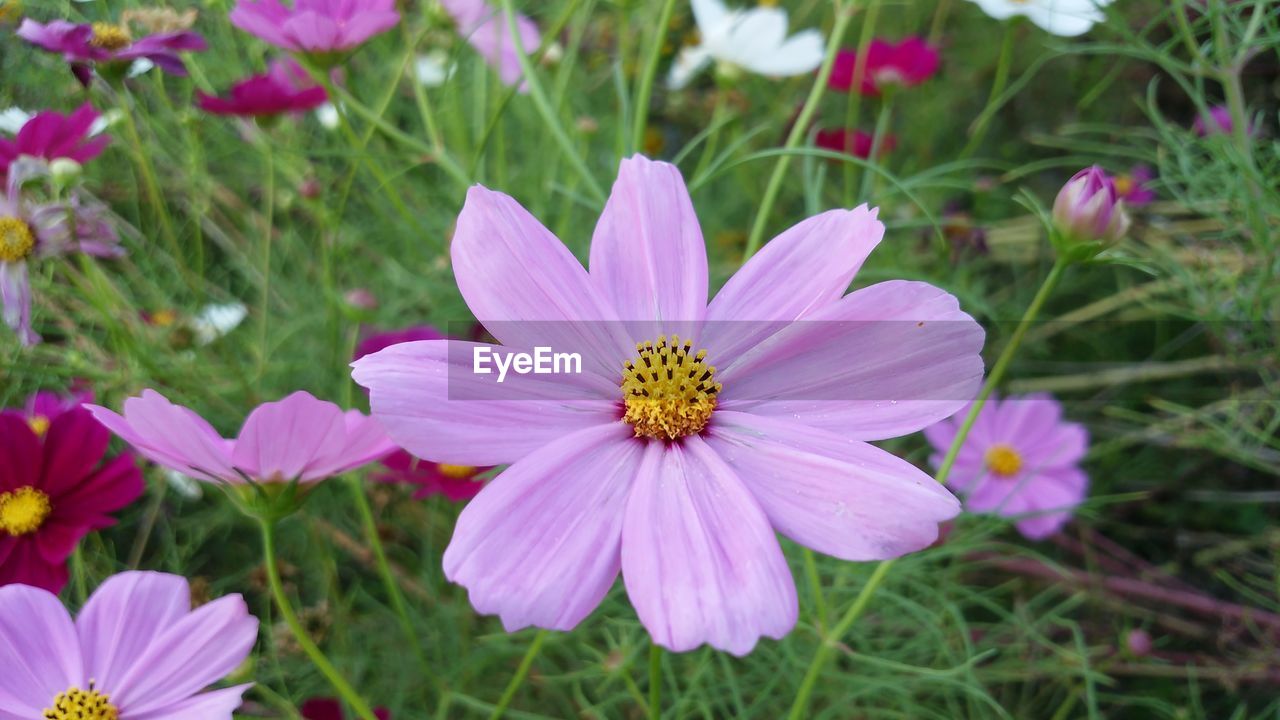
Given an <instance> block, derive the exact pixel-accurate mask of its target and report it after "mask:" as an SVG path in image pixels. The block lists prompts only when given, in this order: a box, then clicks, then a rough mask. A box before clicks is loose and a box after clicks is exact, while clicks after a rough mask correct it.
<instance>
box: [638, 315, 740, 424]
mask: <svg viewBox="0 0 1280 720" xmlns="http://www.w3.org/2000/svg"><path fill="white" fill-rule="evenodd" d="M636 351H637V352H638V353H639V355H638V356H637V357H635V358H633V359H631V360H628V361H627V363H626V366H625V368H626V369H625V370H624V371H623V373H622V399H623V403H624V404H625V405H626V414H625V415H623V417H622V419H623V421H624V422H627V423H629V424H630V425H631V427H633V428H635V431H636V437H651V438H659V439H663V440H676V439H678V438H682V437H685V436H688V435H693V434H695V433H699V432H701V431H702V429H703V428H705V427H706V426H707V421H709V420H710V419H711V413H712V411H714V410H715V409H716V395H717V393H719V392H720V387H721V386H720V383H718V382H716V381H715V373H716V369H715V368H714V367H711V366H710V365H708V364H707V363H706V357H707V351H706V350H699V351H698V353H697V354H696V355H694V354H693V343H692V342H690V341H688V340H686V341H685V342H684V344H683V345H682V344H681V343H680V337H679V336H678V335H672V336H671V342H670V344H668V343H667V337H666V336H665V335H662V336H659V337H658V341H657V342H656V343H654V342H642V343H636Z"/></svg>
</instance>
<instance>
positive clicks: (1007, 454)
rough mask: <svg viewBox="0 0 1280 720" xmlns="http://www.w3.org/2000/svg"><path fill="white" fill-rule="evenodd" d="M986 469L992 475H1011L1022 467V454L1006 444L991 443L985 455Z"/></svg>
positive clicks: (1015, 473)
mask: <svg viewBox="0 0 1280 720" xmlns="http://www.w3.org/2000/svg"><path fill="white" fill-rule="evenodd" d="M985 459H986V461H987V469H988V470H990V471H991V473H992V474H993V475H999V476H1000V477H1011V476H1013V475H1017V474H1018V471H1019V470H1021V469H1022V456H1021V455H1019V454H1018V451H1017V450H1014V449H1013V448H1012V447H1010V446H1008V445H992V446H991V448H990V449H988V450H987V454H986V457H985Z"/></svg>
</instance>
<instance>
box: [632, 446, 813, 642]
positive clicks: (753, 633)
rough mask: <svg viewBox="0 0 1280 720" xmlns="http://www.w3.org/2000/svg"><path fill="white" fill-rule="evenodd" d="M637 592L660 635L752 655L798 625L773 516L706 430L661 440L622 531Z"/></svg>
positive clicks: (635, 598) (645, 619)
mask: <svg viewBox="0 0 1280 720" xmlns="http://www.w3.org/2000/svg"><path fill="white" fill-rule="evenodd" d="M622 576H623V580H624V581H625V583H626V586H627V595H628V596H629V597H630V598H631V604H632V605H634V606H635V609H636V614H637V615H639V616H640V621H641V622H642V623H644V626H645V627H646V628H647V629H648V630H649V634H650V635H652V636H653V642H654V643H656V644H658V645H661V646H663V647H665V648H668V649H670V650H674V651H676V652H684V651H686V650H692V649H694V648H696V647H698V646H699V645H702V644H703V643H707V644H709V645H711V646H712V647H714V648H717V649H720V650H727V651H728V652H731V653H733V654H734V655H745V654H747V653H748V652H750V651H751V649H752V648H753V647H755V644H756V641H757V640H758V639H759V638H760V636H762V635H764V636H768V637H772V638H781V637H782V636H784V635H786V634H787V633H788V632H789V631H790V630H791V628H792V626H794V625H795V622H796V614H797V603H796V590H795V585H794V583H793V582H792V580H791V572H790V570H789V569H788V568H787V562H786V560H785V559H784V558H783V556H782V549H781V548H780V547H779V546H778V540H777V538H776V537H775V536H774V534H773V530H772V529H771V528H770V527H769V522H768V519H767V518H766V517H765V514H764V512H763V511H762V510H761V509H760V506H759V505H758V504H756V501H755V499H754V498H753V497H752V496H751V493H750V492H748V491H747V489H746V487H744V486H743V484H742V481H741V480H740V479H738V477H737V476H736V475H735V474H734V472H733V470H732V469H731V468H730V467H729V466H728V465H726V464H725V462H724V461H723V460H722V459H720V457H719V456H718V455H717V454H716V453H715V451H713V450H712V449H711V448H709V447H707V444H706V443H705V442H704V441H703V440H702V439H701V438H700V437H698V436H696V435H695V436H690V437H687V438H685V439H684V441H683V442H682V443H681V444H670V445H668V444H665V443H660V442H651V443H648V444H647V445H646V450H645V455H644V461H643V465H642V466H641V468H640V473H639V476H638V477H637V479H636V484H635V487H634V488H633V489H632V491H631V496H630V499H629V500H628V501H627V512H626V519H625V521H624V524H623V529H622Z"/></svg>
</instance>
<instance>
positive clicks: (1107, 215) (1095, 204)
mask: <svg viewBox="0 0 1280 720" xmlns="http://www.w3.org/2000/svg"><path fill="white" fill-rule="evenodd" d="M1053 222H1054V225H1055V226H1056V228H1057V231H1058V234H1059V235H1060V236H1061V240H1063V241H1065V243H1066V244H1067V245H1076V244H1080V243H1100V244H1102V245H1104V246H1105V245H1110V244H1114V243H1116V242H1119V241H1120V240H1121V239H1122V238H1123V237H1124V235H1125V233H1127V232H1128V231H1129V215H1128V213H1126V212H1125V209H1124V202H1123V201H1122V200H1121V199H1120V196H1119V195H1118V194H1117V193H1116V186H1115V182H1114V181H1112V179H1111V176H1109V175H1107V172H1106V171H1105V170H1103V169H1102V168H1100V167H1098V166H1097V165H1094V166H1092V167H1087V168H1085V169H1084V170H1081V171H1080V172H1078V173H1076V174H1075V175H1074V176H1073V177H1072V178H1071V179H1070V180H1069V181H1067V184H1066V185H1064V186H1062V190H1061V191H1060V192H1059V193H1058V197H1057V199H1055V200H1054V202H1053Z"/></svg>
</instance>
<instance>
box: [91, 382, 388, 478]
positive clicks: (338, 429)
mask: <svg viewBox="0 0 1280 720" xmlns="http://www.w3.org/2000/svg"><path fill="white" fill-rule="evenodd" d="M85 407H87V408H89V410H90V411H91V412H92V413H93V415H94V417H96V418H98V420H99V421H100V422H101V423H102V424H103V425H106V426H107V428H108V429H110V430H111V431H112V432H114V433H115V434H116V435H119V436H120V438H121V439H122V440H124V441H125V442H127V443H129V444H130V445H132V446H133V447H134V448H135V449H136V450H137V451H138V452H139V453H142V455H143V456H145V457H146V458H147V459H148V460H150V461H152V462H154V463H156V464H157V465H160V466H163V467H167V468H169V469H170V470H176V471H178V472H180V473H182V474H184V475H190V476H192V477H195V478H197V479H201V480H206V481H210V482H222V483H229V484H233V485H235V484H241V483H244V482H245V478H246V477H247V478H249V479H251V480H253V481H255V482H258V483H273V482H291V481H293V480H297V481H298V482H301V483H312V482H318V481H320V480H323V479H325V478H327V477H332V476H334V475H341V474H342V473H345V472H347V471H349V470H352V469H355V468H357V467H360V466H361V465H365V464H368V463H370V462H373V461H374V460H377V459H379V458H381V457H384V456H386V455H387V454H388V453H390V452H391V451H392V450H395V449H396V448H395V445H393V444H392V443H391V442H390V441H389V440H387V437H386V435H385V434H384V433H383V432H382V430H381V429H380V428H379V427H378V424H377V423H376V422H374V421H373V420H371V419H369V418H367V417H365V416H364V415H363V414H362V413H361V412H360V411H358V410H348V411H346V412H343V411H342V409H341V408H339V407H338V406H337V405H334V404H333V403H330V402H324V401H323V400H318V399H316V398H315V397H314V396H312V395H311V394H310V393H306V392H295V393H293V394H292V395H290V396H288V397H286V398H285V399H283V400H278V401H276V402H269V403H264V404H262V405H259V406H258V407H257V408H256V409H255V410H254V411H253V412H251V413H249V417H248V418H247V419H246V420H245V421H244V426H243V427H242V428H241V429H240V435H239V437H237V438H236V439H235V440H226V439H224V438H223V437H222V436H221V435H219V434H218V433H217V431H215V430H214V429H213V428H212V427H211V426H210V425H209V423H207V422H205V420H204V418H201V417H200V416H199V415H197V414H195V413H194V412H192V411H191V410H188V409H187V408H185V407H182V406H180V405H174V404H173V403H171V402H169V401H168V400H167V399H166V398H165V397H164V396H163V395H161V394H160V393H158V392H156V391H155V390H143V391H142V396H141V397H134V398H129V399H128V400H125V401H124V414H123V415H119V414H117V413H115V412H112V411H111V410H108V409H107V408H104V407H101V406H98V405H86V406H85Z"/></svg>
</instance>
